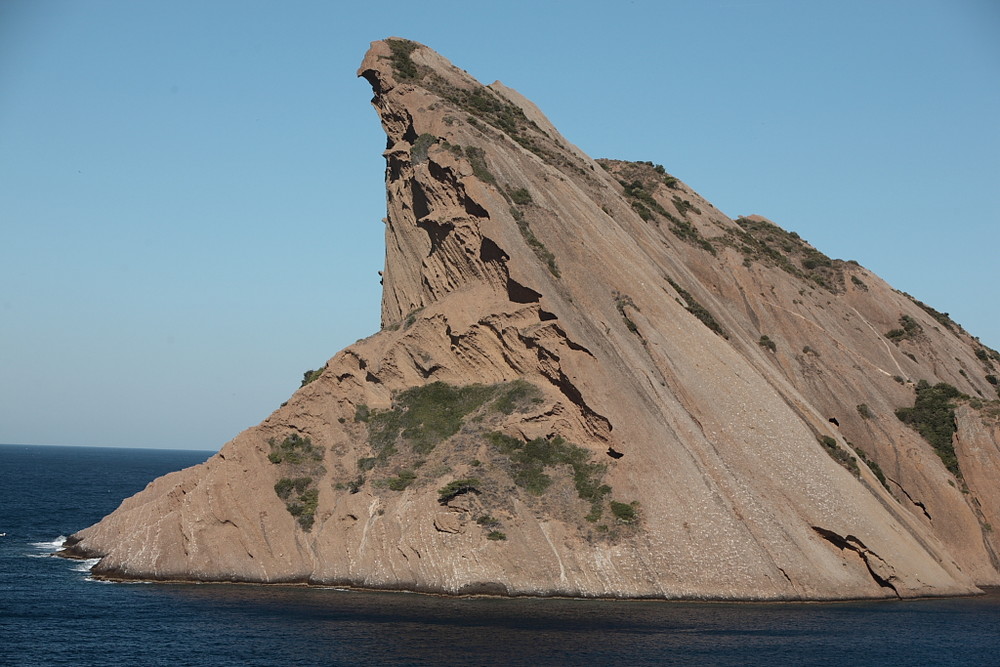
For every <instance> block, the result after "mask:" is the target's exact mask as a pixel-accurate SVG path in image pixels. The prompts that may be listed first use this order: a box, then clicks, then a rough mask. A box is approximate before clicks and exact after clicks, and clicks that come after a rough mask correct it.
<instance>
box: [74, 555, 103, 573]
mask: <svg viewBox="0 0 1000 667" xmlns="http://www.w3.org/2000/svg"><path fill="white" fill-rule="evenodd" d="M100 560H101V559H100V558H88V559H86V560H81V561H78V562H76V563H74V564H73V568H72V569H73V571H74V572H90V568H92V567H94V566H95V565H97V563H98V562H100Z"/></svg>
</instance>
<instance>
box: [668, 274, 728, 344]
mask: <svg viewBox="0 0 1000 667" xmlns="http://www.w3.org/2000/svg"><path fill="white" fill-rule="evenodd" d="M667 282H668V283H670V286H671V287H673V288H674V291H675V292H677V293H678V294H679V295H680V297H681V298H682V299H684V303H683V304H681V305H683V306H684V308H685V309H686V310H687V311H688V312H689V313H691V314H692V315H694V316H695V317H697V318H698V319H699V320H700V321H701V323H702V324H704V325H705V326H706V327H708V328H709V329H711V330H712V331H714V332H715V333H717V334H719V335H720V336H722V337H723V338H726V339H728V338H729V334H727V333H726V332H725V330H724V329H723V328H722V325H721V324H719V322H718V321H717V320H716V319H715V317H713V316H712V313H710V312H709V311H708V309H707V308H705V307H704V306H703V305H701V303H699V302H698V301H697V299H695V298H694V297H693V296H691V293H690V292H688V291H687V290H685V289H683V288H682V287H681V286H680V285H678V284H677V283H676V282H674V281H673V280H672V279H671V278H669V277H668V278H667Z"/></svg>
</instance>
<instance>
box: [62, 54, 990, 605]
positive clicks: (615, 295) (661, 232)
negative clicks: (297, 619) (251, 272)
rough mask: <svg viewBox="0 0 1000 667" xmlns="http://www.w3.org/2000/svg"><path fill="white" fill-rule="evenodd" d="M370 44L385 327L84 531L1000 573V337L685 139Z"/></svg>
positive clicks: (312, 558)
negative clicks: (591, 135)
mask: <svg viewBox="0 0 1000 667" xmlns="http://www.w3.org/2000/svg"><path fill="white" fill-rule="evenodd" d="M359 75H360V76H363V77H365V78H366V79H367V80H368V81H369V82H370V83H371V85H372V88H373V90H374V92H375V97H374V99H373V104H374V106H375V108H376V110H377V111H378V113H379V115H380V117H381V120H382V124H383V127H384V128H385V131H386V135H387V137H388V142H387V148H386V151H385V158H386V165H387V166H386V187H387V209H388V215H387V218H386V220H385V223H386V265H385V271H384V275H383V285H384V289H383V300H382V330H381V331H380V332H378V333H377V334H375V335H373V336H371V337H370V338H368V339H365V340H362V341H359V342H358V343H356V344H354V345H352V346H350V347H348V348H347V349H345V350H343V351H341V352H340V353H338V354H337V355H336V356H334V357H333V358H332V359H331V360H330V361H329V362H328V363H327V364H326V366H324V368H323V369H321V370H320V371H317V372H315V373H311V374H309V375H308V376H307V378H306V380H307V382H306V383H304V385H303V387H302V388H301V389H300V390H299V391H298V392H296V393H295V395H293V396H292V397H291V398H290V400H289V401H288V402H287V404H285V405H284V406H282V407H281V408H279V409H278V410H276V411H275V412H274V413H273V414H272V415H271V416H270V417H268V418H267V419H266V420H264V422H262V423H261V424H260V425H258V426H256V427H254V428H251V429H249V430H247V431H245V432H244V433H242V434H240V435H239V436H237V437H236V438H235V439H234V440H232V441H231V442H229V443H227V444H226V445H225V447H223V448H222V450H221V451H220V452H219V454H217V455H216V456H214V457H213V458H212V459H210V460H209V461H207V462H206V463H205V464H203V465H200V466H196V467H194V468H190V469H187V470H184V471H180V472H178V473H174V474H172V475H167V476H165V477H163V478H160V479H158V480H156V481H154V482H152V483H151V484H150V485H149V487H147V489H145V490H144V491H142V492H141V493H139V494H137V495H136V496H134V497H132V498H130V499H128V500H126V501H125V502H124V503H123V504H122V506H121V507H120V508H119V509H118V510H116V511H115V512H114V513H113V514H111V515H109V516H108V517H106V518H105V519H104V520H102V521H101V522H100V523H98V524H96V525H95V526H92V527H90V528H87V529H85V530H83V531H81V532H80V533H77V534H76V535H74V536H73V537H71V538H70V540H69V541H68V543H67V546H66V554H67V555H71V556H78V557H100V558H101V560H100V562H99V563H98V564H97V565H96V566H95V568H94V573H95V574H96V575H97V576H102V577H106V578H111V579H156V580H203V581H243V582H269V583H278V582H308V583H317V584H333V585H346V586H357V587H366V588H385V589H405V590H417V591H428V592H444V593H498V594H509V595H571V596H603V597H665V598H701V599H704V598H712V599H773V600H779V599H839V598H863V597H895V596H900V597H911V596H918V595H951V594H967V593H971V592H975V591H976V585H977V584H979V585H985V584H997V583H1000V573H998V569H997V565H998V562H997V557H996V553H997V552H998V548H1000V544H998V543H997V539H996V537H995V535H994V533H993V532H992V529H991V522H992V524H994V525H995V523H996V521H998V520H1000V516H998V515H1000V509H998V508H1000V502H998V497H997V491H996V489H995V488H994V487H995V485H994V484H991V480H995V479H996V474H995V473H996V470H995V469H996V467H997V465H998V461H1000V453H998V445H997V443H998V436H1000V427H998V425H997V418H996V416H995V415H996V412H995V407H996V406H995V404H994V403H993V402H991V400H990V399H993V398H995V397H996V387H995V382H996V379H995V377H994V375H993V372H992V371H993V369H994V367H995V366H996V364H997V362H998V361H1000V355H997V354H996V353H995V352H994V351H992V350H989V349H988V348H985V347H983V346H982V345H980V344H979V343H978V341H976V340H975V339H973V338H971V337H970V336H969V335H968V334H967V333H966V332H965V331H964V330H962V329H961V327H959V326H958V325H957V324H955V323H953V322H951V321H950V319H948V318H947V316H946V315H943V314H941V313H938V312H937V311H934V310H933V309H929V308H928V307H926V306H923V305H922V304H920V303H919V302H916V301H914V300H913V299H911V298H909V297H908V296H906V295H903V294H900V293H897V292H895V291H894V290H892V289H891V288H890V287H889V286H888V285H886V284H885V283H884V282H883V281H881V280H880V279H879V278H878V277H877V276H875V275H873V274H871V273H870V272H868V271H866V270H865V269H864V268H862V267H860V266H858V265H856V264H853V263H846V262H840V261H834V260H830V259H829V258H827V257H825V256H824V255H822V253H820V252H818V251H817V250H816V249H814V248H812V247H811V246H809V245H808V244H807V243H805V242H804V241H802V239H800V238H798V237H797V236H796V235H794V234H790V233H787V232H785V231H783V230H781V229H780V228H778V227H777V226H775V225H773V224H772V223H770V222H769V221H767V220H765V219H763V218H760V217H756V216H753V217H750V218H741V219H739V220H737V221H733V220H730V219H729V218H727V217H726V216H725V215H723V214H722V213H721V212H720V211H718V210H717V209H715V208H714V207H712V205H711V204H709V203H708V202H707V201H705V200H704V199H702V198H701V197H700V196H698V195H697V194H696V193H694V192H693V191H691V190H690V189H689V188H688V187H687V186H685V185H684V184H683V183H681V182H680V181H678V180H677V179H675V178H674V177H672V176H670V175H669V174H667V173H666V172H665V170H664V169H663V168H662V167H659V166H658V165H653V164H652V163H627V162H620V161H613V160H602V161H594V160H592V159H590V158H589V157H587V156H586V155H584V154H583V153H582V152H581V151H579V150H578V149H577V148H575V147H574V146H573V145H572V144H570V143H569V142H567V141H566V140H565V139H564V138H563V137H562V136H561V135H560V134H559V133H558V131H557V130H556V129H555V128H554V127H552V126H551V124H549V122H548V121H547V120H546V119H545V117H544V116H543V115H542V114H541V113H540V112H539V111H538V109H537V108H535V107H534V106H533V105H532V104H531V103H530V102H528V101H527V100H525V99H524V98H523V97H521V96H520V95H519V94H517V93H516V92H515V91H513V90H511V89H509V88H506V87H505V86H503V85H502V84H500V83H499V82H498V83H494V84H493V85H491V86H482V85H481V84H479V83H478V82H477V81H475V80H474V79H472V78H471V77H470V76H469V75H468V74H467V73H465V72H463V71H462V70H459V69H457V68H455V67H454V66H452V65H451V64H450V63H449V62H447V61H446V60H445V59H444V58H442V57H441V56H440V55H438V54H436V53H435V52H433V51H431V50H430V49H428V48H426V47H423V46H421V45H419V44H416V43H414V42H409V41H406V40H400V39H389V40H385V41H380V42H375V43H373V44H372V47H371V49H370V51H369V52H368V54H367V55H366V57H365V59H364V62H363V63H362V66H361V69H360V70H359ZM990 378H992V379H990ZM920 381H924V382H922V383H921V382H920ZM941 383H946V384H941ZM952 386H953V387H952ZM943 387H952V388H953V391H952V390H951V389H949V390H947V391H945V390H944V389H941V391H938V389H940V388H943ZM915 401H916V406H915ZM921 401H923V403H921ZM928 406H930V407H928ZM907 408H909V409H910V411H909V412H906V411H905V410H906V409H907ZM899 409H903V410H904V412H902V413H901V415H902V416H903V417H904V418H906V419H907V420H908V421H907V422H904V421H903V419H901V418H900V417H897V415H896V411H897V410H899ZM942 429H944V432H945V433H944V435H943V436H942V435H940V434H941V433H942ZM921 433H924V434H925V435H927V434H930V435H929V436H928V437H930V440H928V439H926V438H925V435H921ZM935 434H937V435H935ZM932 442H934V443H936V445H935V444H932ZM949 446H950V449H949Z"/></svg>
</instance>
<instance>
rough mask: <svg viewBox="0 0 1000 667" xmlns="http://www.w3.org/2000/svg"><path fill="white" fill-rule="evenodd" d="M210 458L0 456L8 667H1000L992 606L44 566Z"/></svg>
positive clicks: (37, 451)
mask: <svg viewBox="0 0 1000 667" xmlns="http://www.w3.org/2000/svg"><path fill="white" fill-rule="evenodd" d="M209 455H210V453H209V452H192V451H180V450H178V451H169V450H143V449H109V448H94V447H32V446H25V445H0V533H2V536H0V636H2V637H3V642H2V650H3V654H2V657H0V663H2V664H9V665H26V666H27V665H74V666H79V665H123V666H124V665H128V666H129V667H132V666H134V665H140V664H141V665H171V666H173V665H180V666H182V665H199V666H200V665H234V666H235V665H240V666H243V665H365V664H379V665H430V664H434V665H532V666H534V665H588V666H592V665H670V664H677V665H829V664H831V663H835V664H842V665H879V666H880V667H885V666H892V665H907V666H909V665H930V664H934V665H995V664H997V659H998V658H997V656H1000V592H998V591H996V590H991V591H989V592H988V593H987V595H985V596H980V597H975V598H964V599H933V600H909V601H891V602H849V603H832V604H816V603H813V604H804V603H772V604H758V603H692V602H649V601H646V602H634V601H633V602H614V601H608V600H545V599H497V598H444V597H433V596H424V595H414V594H404V593H362V592H352V591H342V590H336V589H322V588H303V587H282V586H233V585H208V584H201V585H194V584H183V585H182V584H109V583H102V582H96V581H92V580H91V579H90V578H89V577H88V570H89V566H90V565H91V564H92V563H91V562H87V561H68V560H64V559H61V558H54V557H52V553H53V552H54V551H55V550H56V549H57V548H58V547H59V545H60V544H61V543H62V540H63V539H65V537H66V536H67V535H70V534H71V533H73V532H74V531H76V530H79V529H81V528H84V527H86V526H88V525H91V524H93V523H94V522H95V521H98V520H99V519H100V518H101V517H103V516H104V515H106V514H107V513H109V512H110V511H112V510H113V509H115V507H117V506H118V504H119V503H120V502H121V501H122V500H123V499H124V498H125V497H127V496H129V495H131V494H133V493H135V492H137V491H139V490H140V489H142V488H143V487H144V486H145V485H146V484H147V483H148V482H149V481H150V480H152V479H153V478H155V477H157V476H159V475H162V474H164V473H167V472H170V471H173V470H178V469H180V468H183V467H186V466H189V465H193V464H196V463H200V462H201V461H203V460H205V459H206V458H208V456H209Z"/></svg>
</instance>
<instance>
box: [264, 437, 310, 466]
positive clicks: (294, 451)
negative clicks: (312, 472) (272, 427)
mask: <svg viewBox="0 0 1000 667" xmlns="http://www.w3.org/2000/svg"><path fill="white" fill-rule="evenodd" d="M267 444H268V445H269V446H270V447H271V451H270V453H268V455H267V459H268V460H269V461H270V462H271V463H276V464H277V463H291V464H293V465H298V464H301V463H306V462H313V461H322V460H323V448H322V447H317V446H316V445H314V444H313V443H312V440H311V439H310V438H309V436H308V435H307V436H304V437H303V436H300V435H299V434H298V433H290V434H289V435H287V436H286V437H285V439H284V440H282V441H281V442H280V443H279V442H277V441H276V440H275V439H274V438H269V439H268V441H267Z"/></svg>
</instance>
